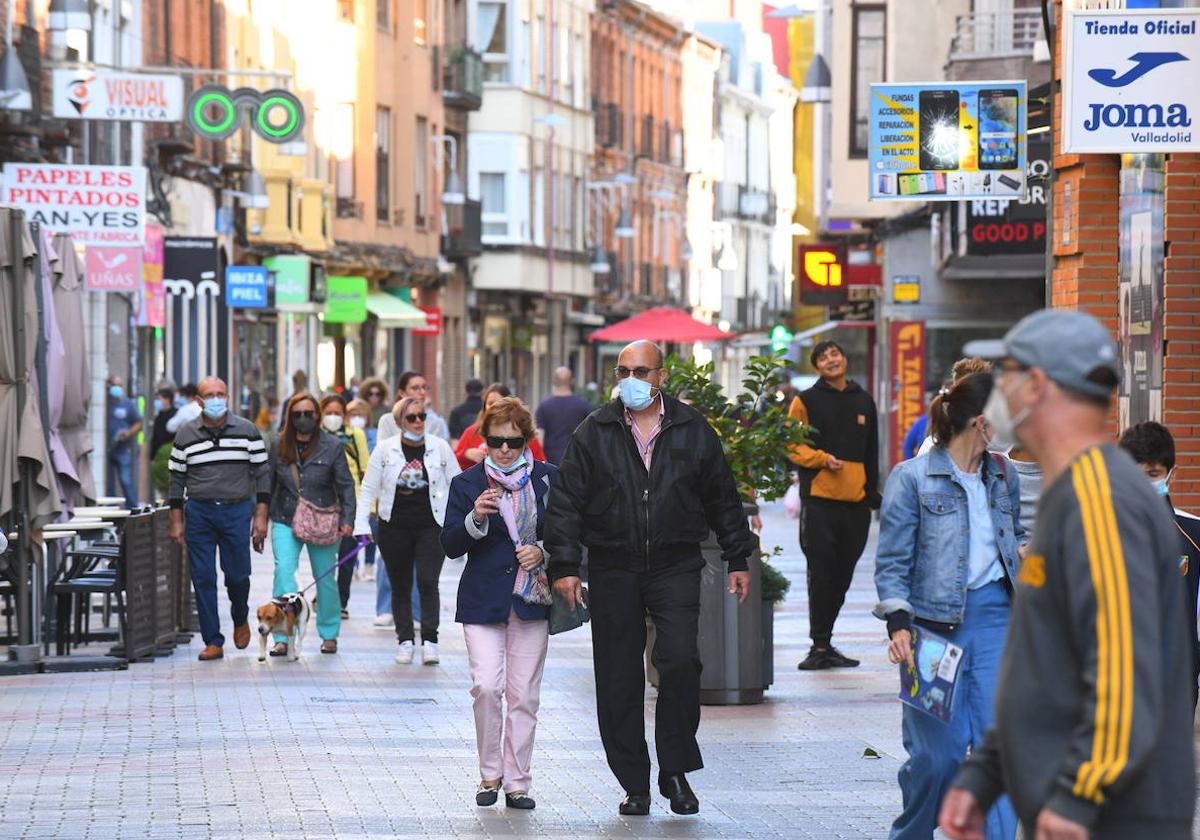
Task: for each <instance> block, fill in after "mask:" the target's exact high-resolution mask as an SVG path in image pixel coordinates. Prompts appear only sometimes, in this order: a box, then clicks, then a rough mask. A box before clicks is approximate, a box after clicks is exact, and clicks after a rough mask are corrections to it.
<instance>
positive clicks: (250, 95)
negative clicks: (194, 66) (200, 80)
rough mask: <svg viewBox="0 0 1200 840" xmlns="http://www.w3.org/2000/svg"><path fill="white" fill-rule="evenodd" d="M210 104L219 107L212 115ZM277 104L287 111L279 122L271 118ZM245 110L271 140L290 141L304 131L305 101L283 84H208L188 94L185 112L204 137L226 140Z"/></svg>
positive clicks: (259, 131)
mask: <svg viewBox="0 0 1200 840" xmlns="http://www.w3.org/2000/svg"><path fill="white" fill-rule="evenodd" d="M210 106H215V107H216V110H217V114H216V116H214V117H212V118H210V117H209V116H208V115H207V114H206V113H205V109H206V108H209V107H210ZM277 108H282V109H283V111H284V113H285V115H286V118H285V119H284V121H283V123H281V124H278V125H277V124H275V123H273V122H272V121H271V118H270V114H271V113H272V112H273V111H274V110H275V109H277ZM243 111H245V112H247V113H248V116H249V118H250V128H251V130H252V131H254V133H255V134H257V135H258V136H259V137H261V138H262V139H263V140H266V141H267V142H268V143H288V142H290V141H292V140H295V139H297V138H299V137H300V136H301V135H302V134H303V133H304V104H303V103H302V102H301V101H300V100H299V99H298V98H297V97H296V95H295V94H294V93H292V92H291V91H286V90H281V89H279V88H272V89H271V90H265V91H258V90H255V89H254V88H238V89H237V90H234V91H230V90H229V88H227V87H225V86H223V85H204V86H202V87H200V88H197V89H196V90H195V91H193V92H192V95H191V96H190V97H188V107H187V110H186V112H185V113H186V114H187V122H188V126H189V127H190V128H191V129H192V131H194V132H196V134H198V135H200V137H202V138H204V139H205V140H224V139H225V138H227V137H229V136H230V135H232V134H233V133H234V132H235V131H237V128H238V124H239V117H240V116H241V114H242V112H243Z"/></svg>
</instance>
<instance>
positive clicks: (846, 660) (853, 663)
mask: <svg viewBox="0 0 1200 840" xmlns="http://www.w3.org/2000/svg"><path fill="white" fill-rule="evenodd" d="M825 656H826V658H827V659H828V660H829V664H830V665H832V666H833V667H834V668H857V667H858V666H859V665H861V664H862V663H861V662H859V661H858V660H857V659H851V658H850V657H849V656H846V654H844V653H842V652H841V651H840V650H838V649H837V648H835V647H831V648H830V649H829V652H828V653H826V654H825Z"/></svg>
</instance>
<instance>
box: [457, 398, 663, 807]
mask: <svg viewBox="0 0 1200 840" xmlns="http://www.w3.org/2000/svg"><path fill="white" fill-rule="evenodd" d="M480 428H481V430H482V432H483V436H484V440H485V441H486V443H487V457H486V458H485V459H484V460H483V462H482V463H479V464H476V465H474V466H473V467H472V468H471V469H469V470H467V471H466V472H464V473H463V474H462V475H460V476H458V478H456V479H454V481H453V482H452V483H451V485H450V502H449V504H448V506H447V510H446V527H445V530H444V531H442V547H443V548H444V549H445V551H446V554H448V555H449V556H451V557H458V556H460V555H463V554H466V555H467V564H466V566H465V567H464V568H463V572H462V577H461V578H460V579H459V584H458V612H457V615H456V616H455V620H456V621H458V622H459V623H460V624H462V625H463V636H464V637H465V639H466V642H467V656H468V658H469V659H470V666H471V682H472V686H471V696H472V697H474V698H475V703H474V711H475V734H476V740H477V744H478V749H479V777H480V782H479V787H478V788H477V789H476V791H475V804H476V805H478V806H480V807H488V806H490V805H494V804H495V803H496V800H497V799H499V796H500V789H501V788H502V787H503V789H504V801H505V804H506V805H507V806H508V807H509V808H516V809H519V810H530V809H532V808H533V807H534V801H533V799H532V797H530V796H529V783H530V778H531V777H530V766H531V762H532V758H533V736H534V731H535V729H536V728H537V712H538V705H539V697H540V693H541V686H542V668H543V666H544V665H545V662H546V648H547V644H548V642H549V639H550V626H549V621H548V619H549V617H550V606H549V605H550V584H549V581H548V580H547V577H546V553H545V551H543V550H542V530H543V520H544V519H545V513H546V507H545V505H546V494H547V492H549V490H550V481H551V477H552V476H553V475H554V473H555V468H554V467H553V466H551V465H550V464H546V463H543V462H540V461H535V460H534V459H533V453H532V452H531V451H530V442H531V441H532V440H533V435H534V429H533V415H532V414H531V413H530V411H529V409H528V408H527V407H526V406H525V404H524V403H523V402H521V401H520V400H519V399H517V398H516V397H505V398H503V399H501V400H498V401H496V402H494V403H493V404H492V406H491V407H490V408H488V409H487V410H486V411H485V412H484V414H483V419H482V420H481V421H480ZM505 699H507V702H508V709H507V714H506V713H505V711H504V709H503V708H502V701H503V700H505ZM639 714H640V711H639Z"/></svg>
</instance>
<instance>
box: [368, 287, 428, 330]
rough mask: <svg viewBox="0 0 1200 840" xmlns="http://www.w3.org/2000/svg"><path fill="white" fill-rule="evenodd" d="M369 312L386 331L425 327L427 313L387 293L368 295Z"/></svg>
mask: <svg viewBox="0 0 1200 840" xmlns="http://www.w3.org/2000/svg"><path fill="white" fill-rule="evenodd" d="M367 311H368V312H370V313H371V314H372V315H374V316H375V317H376V318H378V319H379V326H381V327H383V328H384V329H386V330H410V329H420V328H421V327H423V326H425V313H424V312H423V311H422V310H420V309H417V307H415V306H413V305H412V304H411V303H406V302H404V301H402V300H400V298H398V297H393V296H392V295H389V294H388V293H387V292H371V293H370V294H368V295H367Z"/></svg>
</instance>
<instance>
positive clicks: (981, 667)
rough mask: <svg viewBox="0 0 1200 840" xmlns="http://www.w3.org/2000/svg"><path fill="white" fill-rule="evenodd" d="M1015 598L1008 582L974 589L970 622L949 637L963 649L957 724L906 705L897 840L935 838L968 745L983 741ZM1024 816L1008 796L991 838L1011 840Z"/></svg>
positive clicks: (994, 813) (988, 830)
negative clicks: (944, 801) (940, 814)
mask: <svg viewBox="0 0 1200 840" xmlns="http://www.w3.org/2000/svg"><path fill="white" fill-rule="evenodd" d="M1008 613H1009V597H1008V592H1007V591H1006V590H1005V588H1004V585H1003V584H1001V583H991V584H988V585H987V586H983V587H980V588H979V589H972V590H970V591H968V592H967V606H966V612H965V614H964V616H963V623H962V624H961V625H959V626H958V627H957V628H956V629H955V630H953V631H952V632H950V633H939V635H944V636H945V637H946V638H947V639H949V640H950V641H951V642H953V643H954V644H956V645H958V646H959V647H961V648H962V649H963V658H962V663H961V664H960V665H959V670H958V680H957V682H956V684H955V689H954V699H953V701H952V706H951V713H950V722H949V723H943V722H942V721H940V720H938V719H937V718H935V717H933V716H932V715H927V714H925V713H924V712H919V711H917V710H916V709H914V708H912V707H911V706H908V705H905V706H904V718H903V723H902V732H903V736H904V748H905V749H906V750H908V761H906V762H904V765H903V766H902V767H901V768H900V773H899V779H900V791H901V793H902V794H903V796H904V810H903V812H902V813H901V814H900V816H899V817H897V818H896V821H895V822H894V823H892V832H891V835H890V838H891V840H918V838H919V839H920V840H930V838H932V837H933V831H934V829H935V828H936V827H937V818H938V811H939V810H940V809H941V806H942V798H943V797H944V796H945V795H946V791H947V790H949V789H950V783H951V782H952V781H954V776H955V774H956V773H957V772H958V767H959V765H960V764H961V763H962V761H963V759H964V758H966V755H967V748H968V747H973V746H977V745H979V744H982V743H983V736H984V735H985V734H986V733H987V730H988V727H990V726H991V725H992V719H993V718H994V716H995V697H996V678H997V676H998V675H999V672H1000V654H1001V652H1002V651H1003V650H1004V636H1005V632H1006V630H1007V628H1008ZM1016 831H1017V817H1016V814H1015V813H1014V812H1013V809H1012V805H1011V803H1010V802H1009V800H1008V797H1007V796H1006V797H1002V798H1001V799H1000V800H999V801H997V802H996V804H995V805H994V806H993V807H992V809H991V811H989V812H988V815H987V824H986V825H985V826H984V833H985V834H986V836H987V838H988V840H1012V838H1013V837H1015V836H1016Z"/></svg>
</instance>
